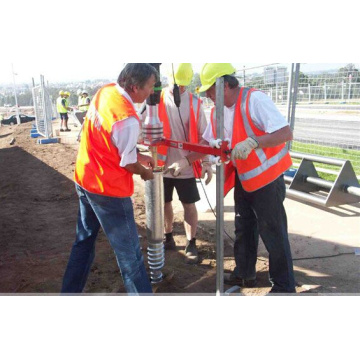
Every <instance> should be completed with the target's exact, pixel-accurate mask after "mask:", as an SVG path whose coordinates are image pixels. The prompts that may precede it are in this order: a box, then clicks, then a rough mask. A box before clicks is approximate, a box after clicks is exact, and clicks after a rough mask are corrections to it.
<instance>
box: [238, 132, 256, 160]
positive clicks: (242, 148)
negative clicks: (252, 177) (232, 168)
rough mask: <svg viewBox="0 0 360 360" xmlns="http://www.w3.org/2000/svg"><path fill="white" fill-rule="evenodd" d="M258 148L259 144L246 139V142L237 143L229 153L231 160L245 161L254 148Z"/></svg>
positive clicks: (251, 139)
mask: <svg viewBox="0 0 360 360" xmlns="http://www.w3.org/2000/svg"><path fill="white" fill-rule="evenodd" d="M258 147H259V143H258V142H257V141H256V140H255V139H253V138H251V137H248V138H247V139H246V140H244V141H241V142H239V143H238V144H236V145H235V147H234V148H233V149H232V151H231V160H232V161H234V160H245V159H247V158H248V156H249V154H250V153H251V152H252V151H253V150H254V149H256V148H258Z"/></svg>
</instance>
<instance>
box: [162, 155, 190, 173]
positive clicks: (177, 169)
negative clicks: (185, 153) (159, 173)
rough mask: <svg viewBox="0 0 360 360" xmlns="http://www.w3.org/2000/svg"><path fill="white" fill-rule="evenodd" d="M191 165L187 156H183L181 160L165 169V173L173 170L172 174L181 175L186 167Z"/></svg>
mask: <svg viewBox="0 0 360 360" xmlns="http://www.w3.org/2000/svg"><path fill="white" fill-rule="evenodd" d="M189 166H190V162H189V160H188V159H187V157H183V158H181V159H180V160H179V161H176V162H174V163H173V164H171V165H170V166H169V167H168V168H167V169H166V170H165V171H164V174H167V173H168V172H171V174H172V176H174V177H176V176H179V175H180V173H181V171H183V170H184V169H186V168H187V167H189Z"/></svg>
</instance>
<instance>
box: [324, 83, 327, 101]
mask: <svg viewBox="0 0 360 360" xmlns="http://www.w3.org/2000/svg"><path fill="white" fill-rule="evenodd" d="M324 100H325V101H326V100H327V92H326V82H325V84H324Z"/></svg>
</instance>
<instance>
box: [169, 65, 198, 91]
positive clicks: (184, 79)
mask: <svg viewBox="0 0 360 360" xmlns="http://www.w3.org/2000/svg"><path fill="white" fill-rule="evenodd" d="M173 69H174V72H173ZM168 70H169V71H168V78H169V81H170V83H171V84H173V83H174V76H175V82H176V84H177V85H180V86H188V85H190V83H191V80H192V78H193V75H194V72H193V69H192V66H191V64H189V63H180V64H171V66H170V68H169V69H168Z"/></svg>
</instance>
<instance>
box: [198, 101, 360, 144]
mask: <svg viewBox="0 0 360 360" xmlns="http://www.w3.org/2000/svg"><path fill="white" fill-rule="evenodd" d="M205 112H206V115H207V118H208V119H209V116H210V110H209V109H206V111H205ZM280 112H281V113H282V114H283V115H284V116H285V112H286V109H285V108H284V107H281V108H280ZM294 139H295V140H296V141H300V142H307V143H309V142H311V143H314V144H318V145H326V146H336V147H341V148H345V149H356V150H360V110H357V109H355V110H351V111H346V110H343V109H341V110H339V109H326V110H324V109H320V108H315V109H314V108H312V109H302V108H299V109H297V112H296V117H295V128H294Z"/></svg>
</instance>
